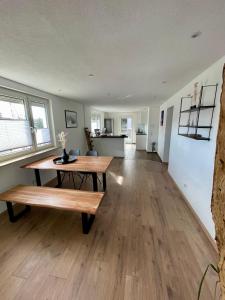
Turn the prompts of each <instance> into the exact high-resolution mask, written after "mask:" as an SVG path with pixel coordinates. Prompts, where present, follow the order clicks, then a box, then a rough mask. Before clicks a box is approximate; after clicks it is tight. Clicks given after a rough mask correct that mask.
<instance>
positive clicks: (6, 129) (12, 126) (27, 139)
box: [0, 120, 32, 155]
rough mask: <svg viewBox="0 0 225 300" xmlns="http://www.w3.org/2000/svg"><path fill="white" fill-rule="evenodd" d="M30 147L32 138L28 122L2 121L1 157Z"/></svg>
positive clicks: (0, 135) (0, 127)
mask: <svg viewBox="0 0 225 300" xmlns="http://www.w3.org/2000/svg"><path fill="white" fill-rule="evenodd" d="M29 146H32V136H31V132H30V125H29V122H28V121H26V120H25V121H24V120H18V121H17V120H0V155H1V154H2V155H3V154H4V152H6V153H5V154H8V152H10V151H13V150H16V149H18V148H20V149H21V148H26V147H29Z"/></svg>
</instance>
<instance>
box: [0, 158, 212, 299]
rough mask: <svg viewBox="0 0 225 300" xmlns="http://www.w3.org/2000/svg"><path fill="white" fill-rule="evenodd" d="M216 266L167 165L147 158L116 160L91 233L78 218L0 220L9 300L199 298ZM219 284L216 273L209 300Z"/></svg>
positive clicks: (54, 214) (0, 274)
mask: <svg viewBox="0 0 225 300" xmlns="http://www.w3.org/2000/svg"><path fill="white" fill-rule="evenodd" d="M90 183H91V182H90ZM66 186H67V185H66ZM71 186H72V185H71ZM85 188H88V187H85ZM215 261H216V253H215V251H214V250H213V248H212V247H211V245H210V243H209V242H208V240H207V238H206V237H205V235H204V234H203V232H202V230H201V228H200V226H199V225H198V223H196V220H195V219H194V218H193V215H192V214H191V213H190V211H189V209H188V208H187V206H186V205H185V203H184V200H183V199H182V197H181V195H180V193H179V192H178V190H177V188H176V187H175V186H174V184H173V182H172V181H171V179H170V178H169V176H168V173H167V171H166V169H165V167H164V166H163V165H162V164H161V163H159V162H156V161H151V160H148V159H146V158H145V157H143V159H142V158H141V155H140V156H139V159H133V158H132V159H129V158H127V159H124V160H123V159H114V160H113V162H112V164H111V166H110V170H109V173H108V191H107V195H106V197H105V199H104V201H103V202H102V205H101V207H100V208H99V211H98V214H97V215H96V220H95V222H94V224H93V227H92V230H91V232H90V233H89V234H88V235H83V234H82V231H81V222H80V215H79V214H76V213H72V212H65V211H64V212H61V211H57V210H53V209H47V208H32V210H31V212H30V214H28V215H27V216H25V217H24V218H23V219H21V220H20V221H18V222H17V223H14V224H10V223H9V222H8V219H7V218H6V216H3V217H1V218H0V299H4V300H5V299H22V300H26V299H29V300H30V299H63V300H67V299H88V300H89V299H92V300H108V299H109V300H110V299H115V300H119V299H126V300H132V299H133V300H139V299H146V300H161V299H162V300H166V299H173V300H176V299H177V300H183V299H187V300H191V299H194V300H195V299H197V298H196V296H197V289H198V285H199V281H200V278H201V276H202V273H203V271H204V269H205V267H206V265H207V264H208V263H209V262H213V263H215ZM215 281H216V277H215V275H214V274H213V273H212V272H210V273H209V276H208V277H207V280H206V283H205V284H204V290H203V295H202V299H207V300H210V299H213V297H212V293H213V289H214V285H215Z"/></svg>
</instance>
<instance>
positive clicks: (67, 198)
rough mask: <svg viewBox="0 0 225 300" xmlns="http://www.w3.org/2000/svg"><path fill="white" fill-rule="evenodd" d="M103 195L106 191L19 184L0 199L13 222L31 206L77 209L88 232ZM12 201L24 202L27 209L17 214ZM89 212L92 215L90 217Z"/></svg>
mask: <svg viewBox="0 0 225 300" xmlns="http://www.w3.org/2000/svg"><path fill="white" fill-rule="evenodd" d="M103 197H104V193H100V192H86V191H78V190H71V189H56V188H50V187H42V186H25V185H18V186H16V187H14V188H12V189H10V190H8V191H6V192H3V193H1V194H0V200H1V201H6V203H7V208H8V213H9V218H10V221H11V222H15V221H16V220H17V219H18V218H19V217H20V216H21V215H22V214H23V213H24V212H26V211H28V210H29V209H30V206H39V207H50V208H57V209H63V210H70V211H77V212H80V213H81V214H82V224H83V231H84V233H88V231H89V229H90V227H91V224H92V222H93V220H94V215H95V214H96V212H97V209H98V207H99V205H100V203H101V201H102V199H103ZM12 202H13V203H18V204H24V205H26V209H25V210H24V211H22V212H21V213H20V214H18V215H17V216H15V215H14V212H13V207H12ZM88 214H89V215H90V217H88Z"/></svg>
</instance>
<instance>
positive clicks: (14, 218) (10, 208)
mask: <svg viewBox="0 0 225 300" xmlns="http://www.w3.org/2000/svg"><path fill="white" fill-rule="evenodd" d="M6 205H7V210H8V215H9V220H10V222H12V223H14V222H16V221H17V220H18V219H20V218H21V217H22V216H23V215H24V214H25V213H26V212H28V211H30V206H29V205H26V207H25V208H24V209H23V210H22V211H20V212H19V213H18V214H17V215H15V214H14V211H13V206H12V203H11V202H8V201H7V202H6Z"/></svg>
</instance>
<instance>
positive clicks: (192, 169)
mask: <svg viewBox="0 0 225 300" xmlns="http://www.w3.org/2000/svg"><path fill="white" fill-rule="evenodd" d="M224 62H225V57H223V58H222V59H220V60H219V61H218V62H216V63H215V64H213V65H212V66H211V67H210V68H209V69H207V70H206V71H205V72H203V73H202V74H200V75H199V76H198V77H196V78H195V79H194V80H192V81H191V82H190V83H189V84H188V85H186V86H185V87H184V88H183V89H182V90H180V91H179V92H178V93H176V94H175V95H174V96H172V97H171V98H170V99H169V100H168V101H166V102H165V103H164V104H163V105H162V106H161V108H160V110H164V112H165V117H164V120H166V111H167V108H168V107H171V106H174V112H173V124H172V135H171V144H170V155H169V173H170V175H171V176H172V178H173V179H174V180H175V182H176V183H177V185H178V187H179V188H180V190H181V191H182V193H183V194H184V195H185V197H186V198H187V200H188V201H189V202H190V204H191V206H192V207H193V209H194V210H195V212H196V213H197V215H198V216H199V218H200V220H201V221H202V223H203V224H204V225H205V227H206V228H207V230H208V232H209V233H210V234H211V236H212V237H214V234H215V231H214V224H213V221H212V215H211V207H210V206H211V195H212V184H213V172H214V158H215V150H216V137H217V130H218V120H219V111H220V93H221V85H222V69H223V64H224ZM195 82H199V83H200V85H202V84H216V83H218V84H219V89H218V92H217V98H216V108H215V111H214V116H213V124H212V126H213V128H212V132H211V140H210V141H198V140H193V139H190V138H185V137H182V136H179V135H178V134H177V131H178V119H179V109H180V99H181V97H182V96H187V95H188V94H193V86H194V83H195ZM165 123H166V122H164V126H160V127H159V138H158V153H159V155H160V157H161V159H162V160H163V161H164V140H165V127H166V124H165Z"/></svg>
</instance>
